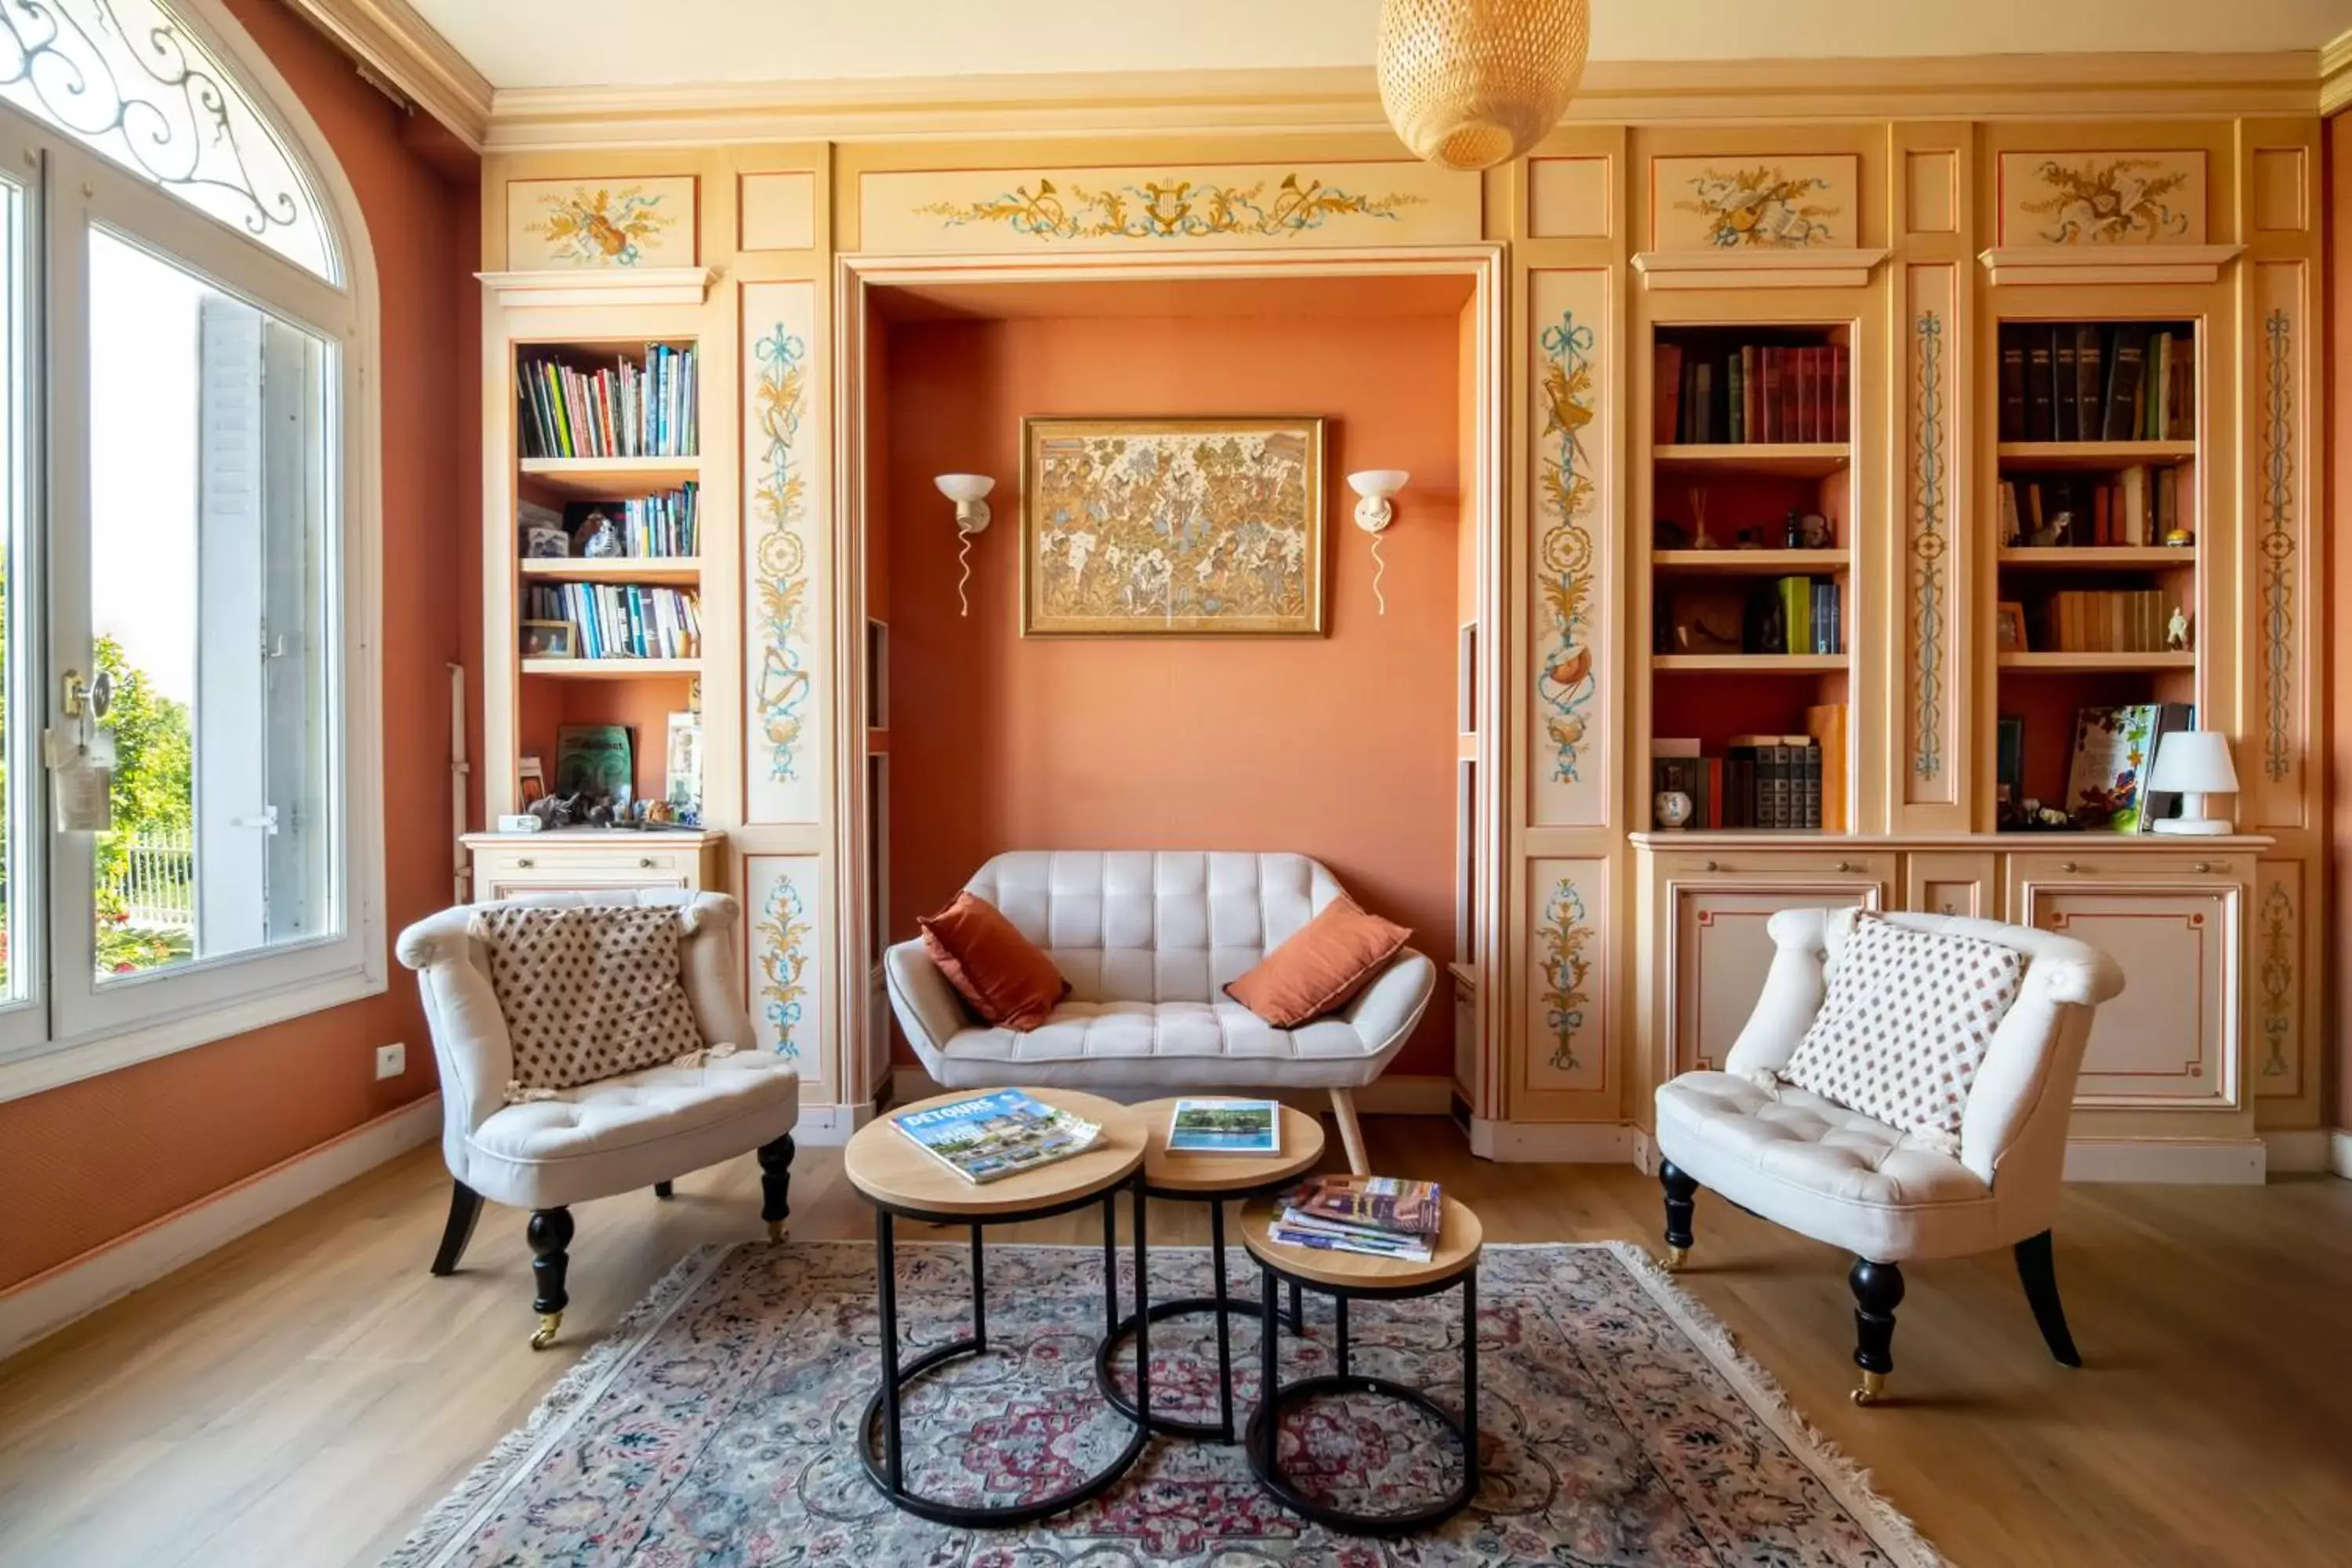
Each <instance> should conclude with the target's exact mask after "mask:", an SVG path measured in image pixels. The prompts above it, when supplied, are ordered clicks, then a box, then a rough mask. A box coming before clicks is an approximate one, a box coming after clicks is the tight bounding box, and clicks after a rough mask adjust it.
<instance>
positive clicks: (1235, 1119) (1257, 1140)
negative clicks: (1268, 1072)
mask: <svg viewBox="0 0 2352 1568" xmlns="http://www.w3.org/2000/svg"><path fill="white" fill-rule="evenodd" d="M1168 1152H1170V1153H1171V1154H1279V1153H1281V1152H1282V1103H1281V1102H1280V1101H1279V1100H1178V1101H1177V1102H1176V1110H1175V1112H1174V1114H1172V1115H1171V1116H1170V1117H1169V1118H1168Z"/></svg>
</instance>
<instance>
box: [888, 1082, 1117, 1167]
mask: <svg viewBox="0 0 2352 1568" xmlns="http://www.w3.org/2000/svg"><path fill="white" fill-rule="evenodd" d="M890 1120H891V1121H892V1122H893V1123H894V1124H895V1125H896V1126H897V1127H898V1131H901V1132H903V1133H905V1134H906V1135H907V1136H908V1137H909V1138H911V1139H913V1140H914V1141H915V1143H916V1145H917V1147H919V1148H920V1149H921V1150H923V1152H926V1153H928V1154H929V1155H930V1156H931V1157H932V1158H933V1159H935V1160H937V1161H939V1163H940V1164H942V1165H945V1166H946V1167H947V1168H948V1169H950V1170H951V1171H953V1172H954V1173H956V1174H957V1175H959V1176H961V1177H962V1178H963V1179H964V1180H965V1181H967V1182H972V1183H986V1182H993V1181H997V1180H999V1179H1000V1178H1002V1177H1005V1176H1010V1175H1013V1174H1015V1173H1018V1172H1022V1171H1033V1170H1035V1169H1036V1168H1037V1167H1039V1166H1041V1165H1050V1164H1052V1163H1054V1162H1055V1161H1056V1160H1066V1159H1068V1158H1069V1157H1070V1156H1071V1155H1073V1154H1083V1153H1085V1152H1087V1150H1088V1149H1089V1148H1091V1147H1093V1146H1094V1142H1095V1139H1096V1138H1097V1136H1098V1135H1100V1133H1101V1131H1102V1129H1101V1127H1099V1126H1097V1124H1096V1123H1094V1122H1091V1121H1086V1120H1085V1119H1084V1118H1082V1117H1076V1116H1073V1115H1071V1114H1070V1113H1069V1112H1068V1111H1066V1110H1057V1109H1055V1107H1053V1106H1050V1105H1047V1104H1045V1103H1044V1102H1043V1101H1041V1100H1032V1099H1031V1098H1030V1097H1029V1096H1027V1095H1025V1094H1024V1093H1022V1092H1021V1091H1020V1090H1019V1089H999V1090H997V1091H996V1092H995V1093H994V1094H984V1095H982V1096H980V1097H979V1098H978V1099H976V1100H958V1101H956V1102H955V1103H954V1104H953V1105H942V1106H939V1107H937V1108H936V1109H933V1110H909V1111H902V1112H900V1113H899V1114H898V1115H897V1116H894V1117H892V1118H891V1119H890Z"/></svg>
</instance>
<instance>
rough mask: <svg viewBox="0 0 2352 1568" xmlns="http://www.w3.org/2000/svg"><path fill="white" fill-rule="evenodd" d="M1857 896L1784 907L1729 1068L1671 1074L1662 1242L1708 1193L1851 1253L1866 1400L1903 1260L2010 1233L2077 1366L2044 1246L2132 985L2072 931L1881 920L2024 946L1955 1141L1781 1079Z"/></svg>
mask: <svg viewBox="0 0 2352 1568" xmlns="http://www.w3.org/2000/svg"><path fill="white" fill-rule="evenodd" d="M1857 913H1858V911H1856V910H1781V911H1780V913H1778V914H1776V915H1774V916H1773V917H1772V921H1771V924H1770V926H1769V931H1770V933H1771V936H1772V941H1773V944H1774V946H1775V949H1776V951H1775V952H1774V953H1773V957H1772V967H1771V970H1770V972H1769V974H1767V976H1766V978H1765V982H1764V994H1763V995H1762V996H1761V997H1759V999H1758V1001H1757V1004H1756V1010H1755V1012H1754V1013H1753V1014H1751V1015H1750V1016H1749V1017H1748V1025H1747V1027H1745V1028H1744V1029H1742V1030H1741V1031H1740V1033H1739V1037H1738V1039H1737V1040H1736V1041H1734V1042H1733V1043H1732V1047H1731V1052H1730V1055H1729V1056H1728V1057H1727V1058H1726V1059H1725V1061H1724V1064H1723V1070H1722V1071H1721V1072H1688V1073H1684V1074H1683V1075H1682V1076H1681V1077H1679V1078H1676V1079H1672V1080H1671V1081H1669V1082H1667V1083H1664V1084H1662V1085H1660V1086H1659V1089H1658V1093H1657V1128H1658V1131H1657V1143H1658V1152H1659V1154H1660V1156H1661V1159H1662V1163H1661V1164H1660V1166H1659V1180H1660V1182H1661V1183H1662V1184H1663V1185H1664V1188H1665V1193H1666V1247H1667V1253H1666V1255H1667V1258H1668V1261H1669V1263H1670V1264H1671V1265H1673V1266H1675V1267H1679V1266H1680V1265H1681V1264H1682V1262H1683V1259H1684V1258H1685V1256H1686V1254H1687V1251H1688V1249H1689V1247H1690V1246H1691V1244H1692V1243H1691V1228H1690V1227H1691V1215H1692V1206H1693V1199H1694V1195H1695V1194H1696V1190H1697V1189H1698V1188H1700V1187H1706V1188H1709V1189H1712V1190H1713V1191H1715V1192H1717V1193H1720V1194H1723V1196H1725V1197H1727V1198H1728V1199H1730V1200H1731V1201H1732V1202H1733V1203H1735V1204H1737V1205H1739V1206H1740V1207H1741V1208H1744V1209H1747V1210H1748V1211H1749V1212H1750V1213H1752V1214H1755V1215H1760V1216H1761V1217H1763V1218H1765V1219H1769V1220H1771V1221H1773V1222H1775V1223H1776V1224H1779V1225H1783V1226H1787V1227H1788V1228H1790V1230H1793V1231H1797V1232H1799V1233H1801V1235H1804V1236H1809V1237H1812V1238H1813V1239H1814V1240H1816V1241H1822V1242H1827V1243H1829V1244H1830V1245H1831V1246H1832V1247H1841V1248H1843V1249H1844V1250H1845V1251H1848V1252H1851V1253H1853V1255H1854V1257H1855V1263H1854V1266H1853V1274H1852V1276H1851V1281H1850V1282H1851V1283H1852V1285H1853V1291H1854V1296H1855V1300H1856V1302H1857V1305H1856V1308H1855V1314H1854V1315H1855V1320H1856V1326H1857V1331H1858V1337H1859V1339H1860V1348H1858V1349H1857V1350H1856V1351H1855V1352H1854V1360H1855V1363H1856V1364H1857V1365H1859V1366H1861V1367H1862V1369H1863V1386H1862V1387H1861V1388H1860V1389H1857V1390H1856V1391H1855V1397H1856V1402H1857V1403H1861V1404H1867V1403H1869V1402H1870V1401H1871V1400H1872V1399H1874V1398H1875V1397H1876V1396H1877V1394H1878V1391H1879V1389H1880V1387H1881V1386H1882V1384H1883V1383H1884V1380H1885V1374H1886V1373H1887V1372H1889V1371H1890V1370H1892V1362H1891V1360H1890V1359H1889V1357H1888V1354H1887V1348H1888V1346H1889V1344H1891V1342H1892V1340H1893V1336H1894V1322H1895V1320H1894V1313H1895V1305H1896V1304H1897V1303H1898V1302H1900V1301H1901V1300H1902V1296H1903V1283H1902V1272H1901V1269H1900V1268H1899V1265H1901V1264H1903V1263H1906V1262H1913V1261H1921V1260H1926V1259H1928V1258H1958V1257H1965V1256H1968V1255H1969V1254H1972V1253H1978V1252H1985V1251H1989V1250H1990V1249H1992V1248H1994V1247H2014V1248H2015V1249H2016V1252H2017V1260H2018V1269H2019V1273H2020V1276H2021V1278H2022V1279H2023V1281H2024V1284H2025V1289H2026V1295H2027V1298H2028V1300H2029V1301H2030V1302H2031V1303H2032V1307H2033V1311H2034V1316H2035V1319H2036V1321H2038V1322H2039V1323H2040V1324H2041V1326H2042V1333H2043V1336H2044V1337H2045V1339H2046V1340H2047V1341H2048V1342H2049V1345H2050V1349H2051V1352H2052V1353H2053V1354H2054V1355H2055V1356H2056V1357H2057V1358H2058V1359H2059V1360H2060V1361H2062V1362H2063V1363H2066V1364H2068V1365H2070V1366H2073V1365H2079V1364H2080V1361H2079V1359H2078V1358H2077V1357H2076V1356H2075V1353H2074V1342H2073V1340H2072V1338H2071V1337H2070V1336H2069V1335H2068V1333H2067V1330H2066V1321H2065V1316H2064V1313H2063V1311H2062V1310H2060V1307H2059V1302H2058V1286H2057V1279H2056V1276H2055V1273H2054V1272H2053V1268H2052V1263H2051V1253H2050V1226H2051V1220H2052V1219H2053V1216H2054V1215H2055V1214H2056V1212H2057V1208H2058V1199H2059V1194H2060V1192H2061V1189H2062V1185H2063V1174H2064V1167H2065V1163H2066V1121H2067V1118H2068V1116H2069V1114H2070V1113H2071V1111H2072V1110H2073V1105H2074V1079H2075V1075H2076V1073H2077V1071H2078V1070H2079V1069H2080V1068H2081V1067H2082V1063H2083V1048H2084V1044H2085V1043H2086V1042H2087V1040H2088V1039H2089V1037H2090V1032H2091V1015H2092V1010H2093V1009H2094V1008H2095V1007H2097V1006H2098V1005H2099V1004H2100V1003H2102V1002H2105V1001H2106V1000H2108V999H2109V998H2111V997H2113V996H2115V995H2116V994H2118V993H2119V992H2121V991H2122V990H2123V972H2122V971H2121V970H2120V969H2119V968H2117V967H2116V962H2115V960H2113V959H2111V958H2109V957H2108V956H2107V955H2106V954H2105V953H2104V952H2100V951H2098V950H2097V949H2096V948H2094V947H2091V946H2089V945H2087V944H2085V943H2084V942H2076V941H2074V939H2073V938H2071V937H2063V936H2059V935H2056V934H2054V933H2053V932H2050V931H2034V930H2032V929H2029V928H2027V927H2024V926H2012V925H2000V924H1997V923H1995V922H1993V921H1976V920H1961V919H1956V918H1953V917H1949V916H1944V915H1923V914H1890V915H1885V916H1881V917H1879V918H1881V919H1884V920H1885V921H1889V922H1890V923H1892V924H1895V925H1898V926H1903V927H1906V928H1907V929H1909V930H1912V931H1942V932H1947V933H1949V934H1952V935H1956V936H1968V937H1974V938H1977V939H1978V940H1979V941H1982V942H1998V943H2000V945H2002V946H2004V947H2011V948H2014V949H2016V950H2017V951H2018V952H2021V953H2023V954H2024V955H2025V957H2026V970H2025V979H2024V984H2023V985H2022V986H2021V988H2020V990H2019V992H2018V995H2017V999H2016V1000H2015V1001H2014V1002H2013V1003H2011V1005H2010V1009H2009V1011H2008V1012H2007V1013H2006V1014H2005V1015H2003V1016H2002V1017H2001V1020H2000V1025H1999V1026H1998V1027H1997V1028H1996V1030H1995V1032H1994V1035H1993V1040H1992V1045H1991V1047H1990V1051H1989V1052H1988V1053H1987V1055H1986V1057H1985V1059H1984V1063H1983V1065H1982V1067H1981V1068H1979V1069H1978V1073H1977V1077H1976V1081H1975V1082H1974V1084H1972V1085H1971V1086H1970V1089H1969V1099H1968V1103H1967V1105H1966V1107H1965V1108H1964V1109H1963V1110H1962V1113H1961V1123H1960V1139H1959V1148H1958V1152H1947V1151H1945V1150H1943V1149H1940V1148H1938V1147H1937V1146H1936V1145H1935V1144H1934V1143H1933V1142H1930V1141H1928V1140H1926V1139H1922V1138H1919V1137H1917V1136H1916V1135H1914V1134H1912V1133H1910V1132H1907V1131H1903V1130H1901V1129H1898V1128H1895V1127H1891V1126H1889V1125H1887V1124H1886V1123H1885V1122H1883V1121H1876V1120H1874V1119H1873V1118H1871V1117H1868V1116H1864V1115H1862V1114H1861V1113H1860V1112H1858V1111H1853V1110H1847V1109H1846V1108H1845V1107H1843V1106H1841V1105H1838V1104H1836V1103H1835V1102H1833V1101H1832V1100H1824V1099H1823V1098H1822V1096H1820V1095H1818V1094H1814V1093H1811V1092H1810V1091H1808V1090H1806V1089H1799V1088H1796V1087H1794V1086H1793V1085H1789V1084H1780V1083H1777V1082H1773V1081H1772V1079H1771V1075H1772V1074H1773V1073H1775V1072H1777V1071H1778V1070H1779V1069H1780V1068H1785V1067H1787V1066H1788V1064H1789V1059H1790V1057H1791V1056H1793V1055H1794V1054H1795V1052H1796V1049H1797V1045H1798V1042H1799V1041H1801V1040H1802V1039H1803V1038H1804V1036H1805V1032H1806V1030H1807V1029H1809V1028H1810V1027H1811V1026H1812V1022H1813V1018H1814V1016H1816V1015H1817V1014H1819V1013H1820V1012H1821V1009H1822V1000H1823V998H1824V996H1825V994H1826V991H1827V986H1828V984H1829V978H1830V976H1831V975H1832V974H1833V973H1835V972H1836V969H1837V963H1838V956H1839V953H1840V952H1841V950H1842V949H1843V947H1844V945H1845V943H1846V942H1848V941H1849V940H1850V939H1851V938H1852V936H1853V928H1854V922H1855V920H1856V918H1857Z"/></svg>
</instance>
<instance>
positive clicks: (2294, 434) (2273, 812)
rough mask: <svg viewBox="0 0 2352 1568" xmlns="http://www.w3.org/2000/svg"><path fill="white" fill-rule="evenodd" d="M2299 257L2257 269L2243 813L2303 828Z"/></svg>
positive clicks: (2307, 739) (2304, 598) (2307, 738)
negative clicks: (2248, 719) (2249, 702)
mask: <svg viewBox="0 0 2352 1568" xmlns="http://www.w3.org/2000/svg"><path fill="white" fill-rule="evenodd" d="M2307 270H2308V269H2307V268H2305V267H2304V265H2303V264H2302V263H2301V262H2264V263H2262V264H2261V265H2259V266H2257V267H2255V268H2254V317H2255V330H2254V348H2253V355H2254V386H2253V399H2252V401H2253V403H2254V410H2253V416H2254V421H2255V429H2254V432H2253V443H2254V446H2253V457H2254V494H2253V515H2252V529H2251V532H2252V536H2253V537H2252V544H2253V548H2252V560H2251V562H2250V563H2249V568H2248V570H2249V573H2250V574H2251V579H2252V583H2251V591H2252V604H2251V605H2249V606H2248V611H2247V616H2248V629H2249V631H2250V632H2251V634H2252V649H2251V661H2250V662H2251V665H2252V677H2253V682H2252V684H2253V708H2252V715H2251V716H2252V724H2251V725H2250V726H2249V728H2250V729H2251V731H2252V736H2253V740H2254V746H2253V750H2254V752H2255V753H2256V754H2255V758H2254V767H2253V770H2252V773H2253V776H2252V778H2248V779H2242V780H2241V781H2240V782H2241V783H2242V784H2243V785H2244V786H2245V795H2244V797H2243V807H2244V818H2245V821H2246V823H2247V824H2248V826H2252V827H2258V828H2263V827H2285V828H2292V827H2300V826H2303V825H2304V823H2305V811H2306V809H2307V801H2306V795H2305V766H2306V763H2307V761H2308V756H2309V752H2310V750H2311V744H2312V729H2311V708H2312V695H2311V682H2310V679H2309V676H2308V673H2307V671H2306V668H2305V664H2306V653H2305V643H2306V641H2307V637H2306V636H2305V630H2306V627H2307V626H2308V623H2309V621H2310V617H2311V606H2310V602H2309V601H2310V592H2311V582H2310V573H2309V571H2308V569H2307V568H2306V566H2305V556H2306V555H2307V553H2308V550H2307V545H2306V531H2307V527H2308V524H2307V521H2306V520H2307V519H2308V518H2309V516H2310V515H2311V505H2310V497H2311V480H2310V470H2311V465H2310V463H2309V462H2308V461H2307V460H2306V459H2305V456H2304V453H2305V434H2304V433H2305V428H2306V427H2307V424H2308V414H2307V410H2306V408H2305V403H2306V398H2305V386H2306V385H2307V384H2309V374H2310V367H2309V365H2308V363H2306V356H2307V355H2308V353H2309V352H2310V351H2309V348H2308V338H2309V336H2310V334H2309V332H2308V331H2307V330H2306V322H2307V321H2308V311H2307V310H2305V300H2304V294H2305V287H2304V285H2305V274H2306V272H2307Z"/></svg>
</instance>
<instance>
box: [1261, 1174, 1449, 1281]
mask: <svg viewBox="0 0 2352 1568" xmlns="http://www.w3.org/2000/svg"><path fill="white" fill-rule="evenodd" d="M1443 1215H1444V1205H1442V1204H1441V1203H1440V1202H1439V1201H1438V1189H1437V1184H1436V1183H1435V1182H1402V1181H1399V1180H1397V1179H1396V1178H1395V1177H1393V1176H1314V1177H1310V1178H1309V1179H1308V1180H1307V1182H1306V1183H1305V1184H1303V1185H1300V1186H1297V1187H1294V1188H1293V1189H1291V1191H1290V1192H1289V1194H1286V1196H1285V1197H1284V1199H1283V1206H1282V1213H1281V1214H1280V1215H1277V1216H1276V1219H1275V1222H1274V1226H1273V1231H1272V1235H1273V1237H1274V1239H1275V1240H1276V1241H1281V1242H1287V1243H1289V1244H1290V1245H1291V1246H1293V1247H1315V1248H1317V1249H1318V1250H1320V1251H1324V1252H1361V1253H1365V1254H1368V1255H1369V1256H1370V1257H1373V1258H1396V1259H1397V1260H1398V1261H1400V1262H1402V1263H1426V1262H1428V1261H1429V1257H1430V1248H1431V1247H1433V1246H1434V1245H1435V1244H1436V1241H1437V1229H1438V1224H1439V1221H1440V1220H1441V1218H1442V1217H1443Z"/></svg>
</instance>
